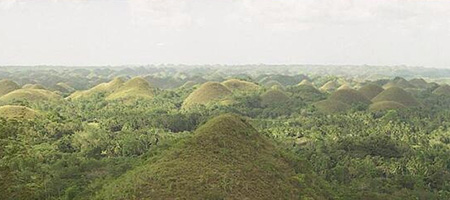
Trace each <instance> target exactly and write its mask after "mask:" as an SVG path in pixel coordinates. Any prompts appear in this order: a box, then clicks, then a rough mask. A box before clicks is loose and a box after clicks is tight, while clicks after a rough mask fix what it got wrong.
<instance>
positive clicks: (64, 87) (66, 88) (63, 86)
mask: <svg viewBox="0 0 450 200" xmlns="http://www.w3.org/2000/svg"><path fill="white" fill-rule="evenodd" d="M53 88H54V89H55V90H56V91H60V92H62V93H72V92H74V91H75V89H74V88H73V87H72V86H70V85H69V84H67V83H63V82H59V83H57V84H56V85H55V86H53Z"/></svg>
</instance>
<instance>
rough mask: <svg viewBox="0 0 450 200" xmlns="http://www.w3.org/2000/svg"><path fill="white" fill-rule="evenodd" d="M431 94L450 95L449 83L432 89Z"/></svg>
mask: <svg viewBox="0 0 450 200" xmlns="http://www.w3.org/2000/svg"><path fill="white" fill-rule="evenodd" d="M433 94H436V95H442V96H449V95H450V85H447V84H444V85H441V86H439V87H438V88H436V89H435V90H433Z"/></svg>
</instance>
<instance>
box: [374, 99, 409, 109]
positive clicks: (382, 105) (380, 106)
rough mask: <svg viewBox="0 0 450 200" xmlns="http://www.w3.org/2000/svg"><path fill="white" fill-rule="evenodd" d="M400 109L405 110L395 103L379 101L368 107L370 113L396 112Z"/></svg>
mask: <svg viewBox="0 0 450 200" xmlns="http://www.w3.org/2000/svg"><path fill="white" fill-rule="evenodd" d="M402 108H406V106H404V105H403V104H401V103H398V102H395V101H380V102H376V103H374V104H372V105H370V106H369V110H370V111H381V110H397V109H402Z"/></svg>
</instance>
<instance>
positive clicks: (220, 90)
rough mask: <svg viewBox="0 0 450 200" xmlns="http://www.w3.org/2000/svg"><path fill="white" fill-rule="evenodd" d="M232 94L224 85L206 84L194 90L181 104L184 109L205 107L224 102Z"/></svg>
mask: <svg viewBox="0 0 450 200" xmlns="http://www.w3.org/2000/svg"><path fill="white" fill-rule="evenodd" d="M231 94H232V92H231V91H230V90H229V89H228V88H227V87H225V86H224V85H222V84H220V83H217V82H206V83H204V84H202V85H201V86H200V87H199V88H197V89H196V90H194V91H193V92H192V93H191V94H190V95H189V96H188V97H187V98H186V99H185V100H184V102H183V107H184V108H189V107H191V106H194V105H206V104H208V103H212V102H217V101H221V100H224V99H225V98H226V97H229V96H230V95H231Z"/></svg>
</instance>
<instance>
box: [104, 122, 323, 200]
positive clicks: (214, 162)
mask: <svg viewBox="0 0 450 200" xmlns="http://www.w3.org/2000/svg"><path fill="white" fill-rule="evenodd" d="M287 155H288V154H287V153H285V152H283V151H282V150H280V149H278V148H277V147H276V146H274V145H273V144H272V142H271V141H270V140H269V139H268V138H266V137H265V136H263V135H262V134H260V133H258V132H257V131H256V130H255V129H254V128H253V127H252V126H251V125H249V124H248V123H247V122H246V121H245V120H244V119H243V118H240V117H238V116H236V115H231V114H225V115H221V116H218V117H216V118H213V119H211V120H209V121H208V122H207V123H206V124H204V125H203V126H201V127H200V128H198V129H197V130H196V131H195V133H194V135H193V136H192V138H188V139H187V140H185V141H183V142H181V143H179V144H178V145H176V146H174V147H173V148H172V149H169V150H167V151H166V152H164V153H163V154H162V155H161V156H160V157H158V158H155V159H152V160H151V161H149V162H147V164H144V165H143V166H141V167H138V168H137V169H134V170H133V171H131V172H128V173H126V174H125V175H123V176H122V177H120V178H118V179H117V180H115V181H113V182H112V183H110V184H108V185H107V186H106V187H104V188H103V190H102V191H101V192H100V193H99V194H98V195H97V196H96V198H97V199H326V197H325V196H323V195H324V194H326V192H323V191H319V190H324V189H323V188H324V187H323V186H322V185H320V183H321V181H320V179H319V178H318V177H315V176H314V175H313V174H312V173H310V171H309V170H308V168H307V167H306V166H307V165H304V164H302V163H301V162H299V161H294V160H292V158H290V157H289V156H287ZM298 177H302V178H300V179H299V178H298ZM313 188H314V189H313Z"/></svg>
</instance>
